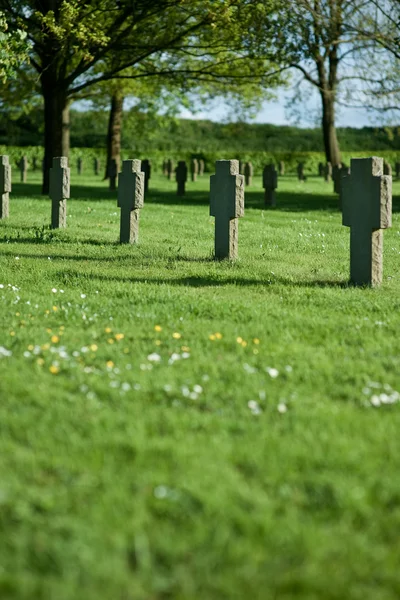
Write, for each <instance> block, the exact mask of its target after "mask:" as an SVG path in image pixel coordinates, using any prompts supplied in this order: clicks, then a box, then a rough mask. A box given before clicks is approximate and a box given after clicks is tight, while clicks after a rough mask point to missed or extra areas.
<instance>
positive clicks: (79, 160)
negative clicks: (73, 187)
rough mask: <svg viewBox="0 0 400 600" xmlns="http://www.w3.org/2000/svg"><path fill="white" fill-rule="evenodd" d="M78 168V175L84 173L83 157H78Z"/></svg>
mask: <svg viewBox="0 0 400 600" xmlns="http://www.w3.org/2000/svg"><path fill="white" fill-rule="evenodd" d="M76 165H77V169H78V175H82V171H83V160H82V158H81V157H79V158H78V160H77V163H76Z"/></svg>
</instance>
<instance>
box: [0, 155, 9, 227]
mask: <svg viewBox="0 0 400 600" xmlns="http://www.w3.org/2000/svg"><path fill="white" fill-rule="evenodd" d="M10 192H11V166H10V162H9V160H8V156H6V155H5V154H3V155H2V156H0V195H1V199H0V219H6V218H7V217H8V216H9V214H10V200H9V193H10Z"/></svg>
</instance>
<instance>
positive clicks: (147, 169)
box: [142, 158, 151, 194]
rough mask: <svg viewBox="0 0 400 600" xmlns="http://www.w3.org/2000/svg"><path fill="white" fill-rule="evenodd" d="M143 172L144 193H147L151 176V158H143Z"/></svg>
mask: <svg viewBox="0 0 400 600" xmlns="http://www.w3.org/2000/svg"><path fill="white" fill-rule="evenodd" d="M142 173H144V193H145V194H147V192H148V191H149V181H150V177H151V160H149V159H148V158H145V159H144V160H142Z"/></svg>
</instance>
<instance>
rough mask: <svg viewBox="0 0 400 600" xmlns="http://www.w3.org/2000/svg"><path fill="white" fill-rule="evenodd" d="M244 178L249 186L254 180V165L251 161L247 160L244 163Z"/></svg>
mask: <svg viewBox="0 0 400 600" xmlns="http://www.w3.org/2000/svg"><path fill="white" fill-rule="evenodd" d="M244 180H245V184H246V185H247V186H250V185H251V184H252V182H253V165H252V164H251V162H246V163H245V165H244Z"/></svg>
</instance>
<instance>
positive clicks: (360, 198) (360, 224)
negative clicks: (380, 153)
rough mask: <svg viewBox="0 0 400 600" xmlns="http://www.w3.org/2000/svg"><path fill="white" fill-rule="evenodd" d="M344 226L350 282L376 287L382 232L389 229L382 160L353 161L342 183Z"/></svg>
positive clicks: (386, 177) (387, 184)
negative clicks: (348, 249)
mask: <svg viewBox="0 0 400 600" xmlns="http://www.w3.org/2000/svg"><path fill="white" fill-rule="evenodd" d="M342 203H343V225H345V226H347V227H350V280H351V281H352V283H354V284H355V285H379V284H380V283H382V271H383V231H382V230H383V229H387V228H388V227H391V226H392V178H391V177H390V176H389V175H383V159H382V158H377V157H376V156H373V157H372V158H352V159H351V166H350V175H348V176H347V177H344V179H343V180H342Z"/></svg>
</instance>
